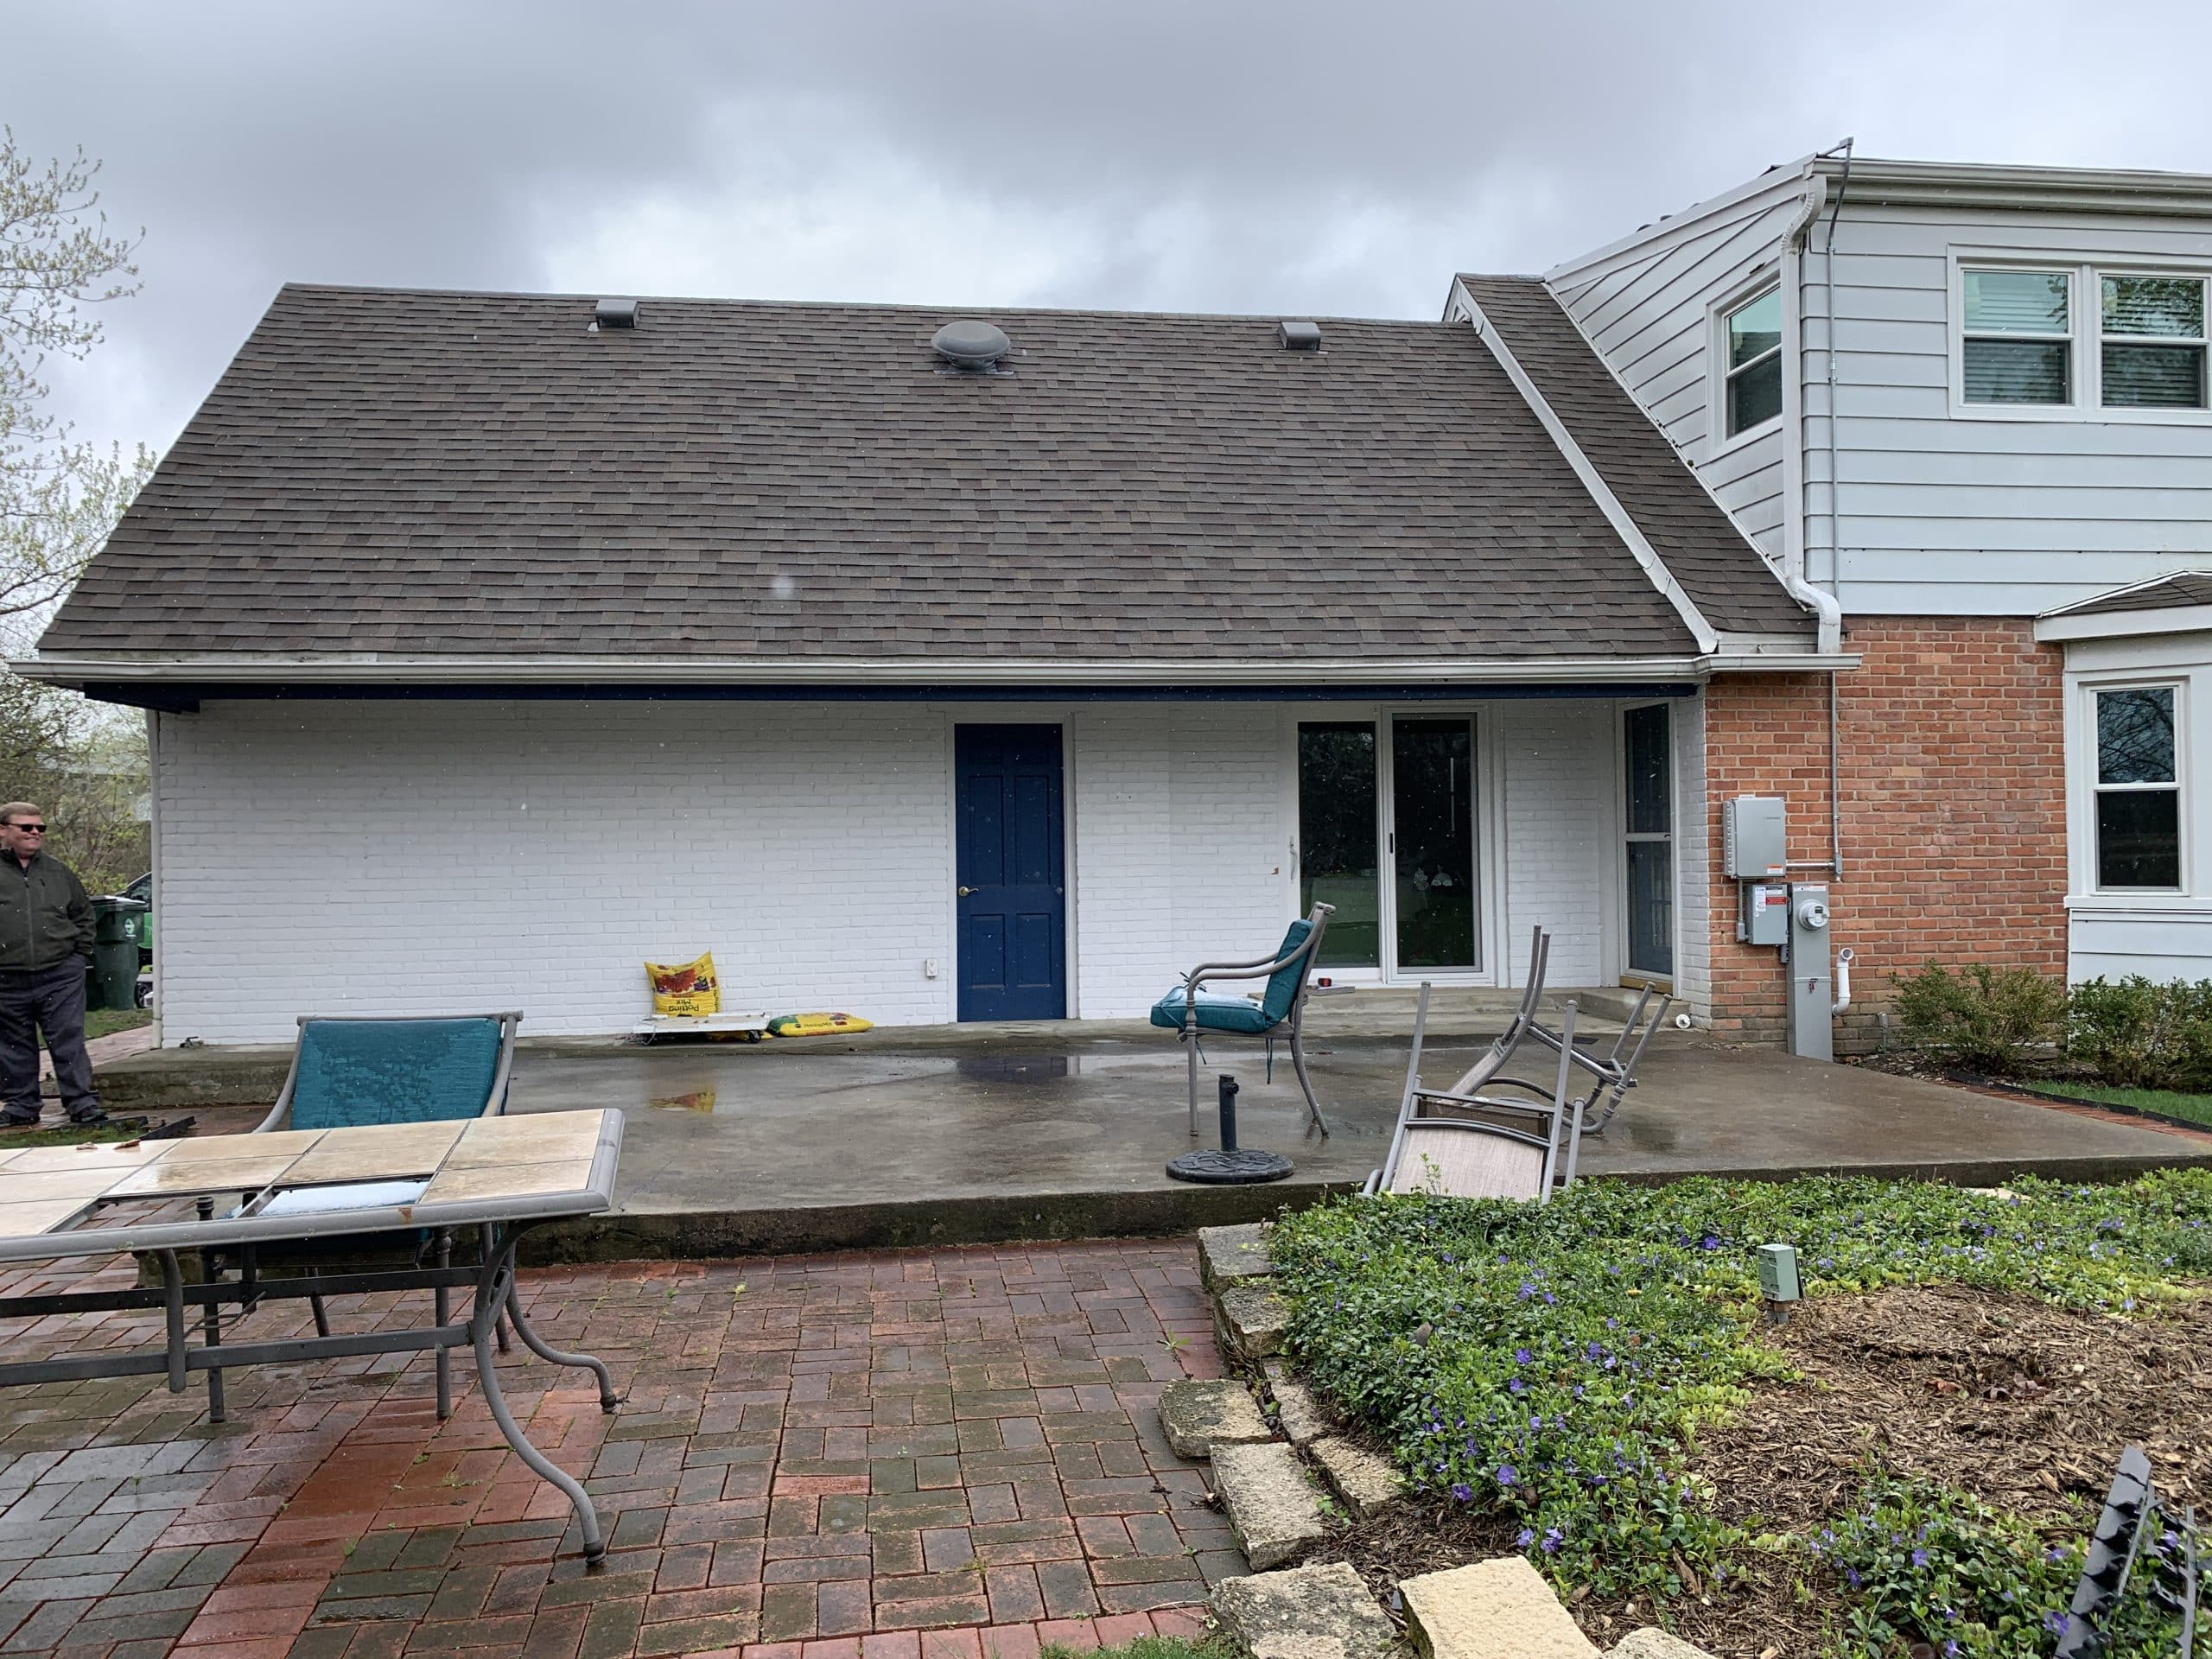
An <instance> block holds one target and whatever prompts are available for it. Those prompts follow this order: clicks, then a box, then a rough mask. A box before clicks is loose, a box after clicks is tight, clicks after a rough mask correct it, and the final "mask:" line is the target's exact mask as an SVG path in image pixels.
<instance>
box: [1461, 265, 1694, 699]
mask: <svg viewBox="0 0 2212 1659" xmlns="http://www.w3.org/2000/svg"><path fill="white" fill-rule="evenodd" d="M1454 287H1456V288H1457V289H1458V290H1459V297H1460V299H1461V301H1462V302H1464V304H1465V307H1466V310H1467V320H1468V321H1469V322H1471V324H1472V325H1473V326H1474V330H1475V333H1476V334H1477V335H1478V337H1479V338H1480V339H1481V340H1482V342H1483V344H1484V346H1488V347H1489V348H1490V353H1491V356H1492V357H1495V358H1496V359H1497V361H1498V365H1499V366H1500V367H1501V368H1503V370H1504V371H1505V378H1507V379H1509V380H1510V381H1511V382H1512V383H1513V389H1514V390H1515V391H1517V392H1519V393H1520V394H1521V401H1522V403H1524V404H1528V405H1529V411H1530V412H1531V413H1532V414H1534V415H1535V417H1536V420H1537V423H1538V424H1540V425H1541V426H1542V428H1543V429H1544V430H1545V432H1546V433H1547V434H1548V435H1549V436H1550V438H1551V441H1552V443H1553V445H1554V447H1555V448H1557V449H1558V450H1559V452H1560V454H1561V455H1562V456H1563V457H1565V459H1566V461H1567V465H1568V466H1569V467H1573V469H1574V475H1575V477H1577V478H1579V479H1580V480H1582V487H1583V488H1584V489H1585V490H1586V491H1588V492H1589V493H1590V499H1592V501H1594V502H1596V503H1597V504H1598V511H1599V512H1602V513H1604V514H1605V522H1606V523H1607V524H1611V526H1612V527H1613V533H1614V534H1615V535H1617V536H1618V537H1620V538H1621V541H1622V543H1624V545H1625V546H1626V547H1627V548H1628V550H1629V556H1630V557H1631V558H1633V559H1634V560H1635V561H1636V563H1637V568H1638V569H1641V570H1642V571H1643V574H1644V575H1645V577H1646V578H1647V579H1649V582H1650V583H1651V585H1652V586H1653V587H1654V588H1657V589H1658V590H1659V593H1660V594H1661V596H1662V597H1663V598H1664V599H1665V600H1666V601H1667V602H1668V603H1669V605H1672V606H1673V607H1675V615H1677V616H1679V617H1681V620H1682V626H1684V627H1686V628H1688V630H1689V631H1690V637H1691V638H1692V639H1694V640H1696V641H1697V648H1698V652H1699V654H1700V656H1705V657H1710V656H1712V655H1713V653H1714V652H1717V651H1719V648H1720V636H1719V633H1718V632H1715V630H1714V628H1713V624H1712V623H1710V622H1708V621H1707V620H1705V613H1704V612H1702V611H1700V610H1699V609H1698V607H1697V606H1696V604H1695V603H1694V601H1692V600H1691V598H1690V596H1689V595H1688V594H1686V593H1684V592H1683V591H1682V585H1681V583H1680V582H1676V581H1675V573H1674V572H1673V571H1671V570H1669V569H1668V568H1667V562H1666V561H1665V560H1664V559H1662V558H1661V557H1660V556H1659V552H1658V550H1657V549H1656V548H1655V547H1653V546H1652V545H1651V543H1650V541H1649V539H1648V538H1647V537H1645V536H1644V533H1643V529H1642V528H1641V527H1640V526H1639V525H1638V524H1637V522H1636V520H1635V518H1632V517H1631V516H1630V513H1629V511H1628V509H1627V508H1626V507H1624V506H1623V505H1621V501H1620V498H1619V497H1618V496H1617V495H1615V494H1614V493H1613V491H1612V486H1611V485H1609V484H1607V483H1606V482H1605V479H1604V477H1603V476H1602V475H1601V474H1599V471H1598V469H1597V467H1594V466H1592V464H1591V461H1590V457H1589V456H1588V455H1586V454H1583V452H1582V446H1581V445H1580V444H1579V443H1577V442H1575V441H1574V435H1573V433H1571V432H1569V431H1568V430H1567V423H1566V422H1564V421H1562V420H1560V417H1559V413H1558V411H1557V410H1554V409H1553V408H1552V406H1551V402H1550V400H1549V399H1548V398H1547V397H1545V396H1544V394H1543V392H1542V391H1540V390H1539V389H1538V387H1537V385H1536V382H1535V378H1534V377H1533V376H1532V375H1530V374H1529V372H1528V370H1526V369H1524V368H1522V366H1521V359H1518V358H1516V356H1514V355H1513V352H1512V348H1511V347H1510V346H1507V345H1506V343H1505V341H1504V340H1503V338H1501V337H1500V335H1499V334H1498V331H1497V325H1496V324H1494V323H1492V322H1491V320H1490V319H1489V318H1488V317H1487V316H1485V315H1483V308H1482V306H1481V304H1480V303H1479V302H1478V301H1477V300H1476V298H1475V296H1473V295H1472V294H1471V293H1469V292H1468V291H1467V285H1466V284H1465V283H1455V284H1454Z"/></svg>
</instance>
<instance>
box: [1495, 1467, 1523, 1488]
mask: <svg viewBox="0 0 2212 1659" xmlns="http://www.w3.org/2000/svg"><path fill="white" fill-rule="evenodd" d="M1497 1484H1499V1485H1501V1486H1508V1487H1510V1486H1518V1485H1519V1484H1521V1471H1519V1470H1518V1469H1516V1468H1515V1467H1514V1466H1513V1465H1511V1464H1510V1463H1501V1464H1499V1465H1497Z"/></svg>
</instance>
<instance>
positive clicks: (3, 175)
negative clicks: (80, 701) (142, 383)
mask: <svg viewBox="0 0 2212 1659" xmlns="http://www.w3.org/2000/svg"><path fill="white" fill-rule="evenodd" d="M98 173H99V167H98V165H97V164H96V163H93V162H87V161H86V159H85V156H84V153H83V152H82V151H81V150H80V151H79V152H78V153H77V154H76V155H74V156H71V157H69V158H68V159H67V160H60V161H51V162H45V163H44V164H43V165H41V164H40V163H39V162H34V161H33V160H32V159H31V158H30V157H29V156H26V155H24V154H22V152H21V151H20V150H18V149H16V137H15V134H14V133H13V132H12V131H11V130H8V129H6V128H4V127H0V633H4V634H10V635H13V636H15V637H14V638H13V639H12V640H11V641H10V643H12V644H15V645H21V644H23V643H25V640H24V639H23V635H24V634H25V632H27V630H28V626H29V624H30V623H31V622H33V621H35V620H36V619H37V618H38V617H39V616H41V615H42V614H43V613H45V612H46V611H47V610H48V607H51V606H52V605H53V604H54V601H56V600H58V599H60V597H61V595H62V594H64V593H66V592H67V591H68V588H69V585H70V584H71V583H72V582H75V581H76V579H77V578H78V576H79V575H80V574H82V573H83V570H84V569H85V566H86V563H87V562H89V561H90V560H91V558H92V555H93V554H94V553H95V552H97V551H98V550H99V545H100V543H101V542H102V541H103V540H104V539H105V537H106V536H107V533H108V531H109V530H110V529H111V528H112V527H113V526H114V524H115V521H116V519H117V518H118V516H119V515H120V514H121V513H122V512H123V509H124V507H125V506H127V505H129V504H130V498H131V497H132V496H133V495H134V494H136V493H137V489H138V486H139V485H140V484H142V483H143V482H144V481H145V479H146V476H147V474H149V473H150V472H151V471H152V470H153V456H152V455H151V454H149V452H148V451H147V450H146V448H144V446H143V445H141V446H140V447H139V448H137V449H136V450H134V451H132V452H131V453H130V454H124V452H123V450H122V449H121V448H119V447H118V446H114V445H111V446H109V447H108V448H105V449H102V448H99V446H98V445H95V444H92V443H86V442H80V441H79V440H78V439H77V438H76V437H75V436H74V435H73V433H72V432H71V429H70V428H69V426H68V425H67V423H65V422H63V421H62V420H60V418H59V417H58V416H55V415H54V414H52V413H51V412H49V411H48V410H46V409H45V408H43V407H42V405H43V403H44V400H45V398H46V397H47V393H48V386H47V384H46V381H45V378H44V373H45V369H46V365H47V363H48V359H51V358H54V357H57V356H59V357H65V358H82V357H84V356H85V355H86V353H88V352H90V351H91V350H92V347H93V346H97V345H98V344H99V339H100V325H99V320H98V319H97V318H96V317H95V316H93V315H90V310H91V308H93V307H96V306H99V305H103V304H105V303H108V302H111V301H114V300H118V299H122V298H124V296H128V295H130V294H134V293H136V292H137V288H138V283H137V266H135V265H133V264H131V263H130V260H131V256H132V253H133V251H135V244H134V243H132V242H130V241H128V240H126V239H124V238H120V237H117V236H113V235H111V234H110V233H109V231H108V226H107V219H106V216H105V214H103V213H100V211H99V193H98V192H97V191H95V190H94V189H93V188H92V181H93V179H94V178H95V176H96V175H98Z"/></svg>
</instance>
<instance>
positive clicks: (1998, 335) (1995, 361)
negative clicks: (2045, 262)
mask: <svg viewBox="0 0 2212 1659" xmlns="http://www.w3.org/2000/svg"><path fill="white" fill-rule="evenodd" d="M1963 274H1964V276H1965V277H1966V328H1965V340H1964V350H1963V353H1962V361H1961V385H1962V386H1963V388H1964V391H1965V394H1966V400H1967V402H1968V403H1970V404H2070V403H2072V402H2073V401H2074V393H2073V387H2072V384H2071V382H2072V378H2073V376H2072V373H2071V369H2072V358H2073V352H2074V327H2073V321H2072V315H2071V313H2072V307H2071V306H2070V305H2069V299H2070V297H2071V296H2070V292H2069V290H2070V289H2071V288H2072V279H2071V277H2069V274H2068V273H2067V272H2065V271H2063V270H1969V271H1967V272H1965V273H1963Z"/></svg>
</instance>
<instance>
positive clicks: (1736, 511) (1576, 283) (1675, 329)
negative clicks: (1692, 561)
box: [1550, 176, 1803, 558]
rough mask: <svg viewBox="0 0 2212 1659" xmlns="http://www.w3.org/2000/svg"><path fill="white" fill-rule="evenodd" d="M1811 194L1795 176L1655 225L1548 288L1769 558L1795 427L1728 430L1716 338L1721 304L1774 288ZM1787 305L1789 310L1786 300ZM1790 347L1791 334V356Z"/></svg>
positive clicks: (1722, 326) (1778, 549) (1776, 553)
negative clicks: (1699, 213) (1689, 217)
mask: <svg viewBox="0 0 2212 1659" xmlns="http://www.w3.org/2000/svg"><path fill="white" fill-rule="evenodd" d="M1802 201H1803V185H1802V181H1799V180H1798V179H1796V177H1795V176H1790V177H1786V178H1783V179H1782V180H1780V181H1777V183H1775V184H1774V185H1772V186H1771V187H1770V188H1764V189H1759V190H1756V191H1751V192H1747V193H1745V194H1743V195H1742V196H1741V197H1740V198H1739V199H1738V200H1735V201H1733V202H1732V203H1730V204H1729V205H1727V206H1726V207H1723V208H1720V209H1719V210H1717V211H1715V212H1713V213H1712V214H1710V215H1709V216H1708V217H1706V218H1704V219H1699V220H1697V221H1695V222H1694V223H1685V224H1683V225H1681V226H1659V227H1655V230H1654V232H1653V233H1652V235H1651V236H1650V237H1649V238H1647V239H1646V240H1645V241H1644V242H1643V243H1641V244H1638V245H1636V246H1634V247H1630V248H1626V249H1622V250H1618V251H1615V252H1613V253H1611V254H1610V255H1607V256H1605V257H1599V258H1596V259H1592V260H1590V261H1587V262H1585V263H1584V264H1580V265H1579V266H1577V267H1574V268H1573V269H1571V270H1564V271H1561V272H1559V273H1556V274H1555V275H1554V277H1553V279H1552V281H1551V283H1550V287H1551V290H1552V293H1553V295H1554V297H1555V298H1557V300H1558V301H1559V302H1560V305H1561V306H1562V307H1563V308H1565V309H1566V310H1567V315H1569V316H1571V317H1573V319H1574V321H1575V323H1576V325H1577V326H1578V327H1580V329H1581V330H1582V333H1583V334H1584V336H1585V337H1586V338H1587V339H1588V340H1590V342H1591V343H1592V345H1593V346H1596V347H1597V349H1598V352H1599V355H1600V356H1602V357H1603V358H1604V359H1605V362H1606V364H1607V365H1608V366H1610V367H1611V370H1612V372H1613V373H1614V375H1615V377H1616V378H1618V379H1619V381H1620V383H1621V385H1623V386H1624V388H1625V389H1626V390H1627V391H1628V393H1629V395H1630V397H1633V398H1635V399H1636V401H1637V403H1638V404H1640V405H1642V407H1643V410H1644V411H1645V412H1646V413H1647V414H1648V415H1649V416H1650V417H1651V419H1652V422H1653V423H1654V424H1656V426H1657V427H1658V428H1659V429H1660V430H1661V431H1662V433H1664V434H1665V435H1666V436H1667V440H1668V442H1670V443H1672V444H1673V445H1674V447H1675V449H1676V450H1677V451H1679V452H1680V453H1681V456H1682V458H1683V460H1685V461H1688V463H1689V465H1690V466H1691V467H1692V468H1693V469H1694V471H1695V472H1696V473H1697V474H1698V476H1699V478H1700V480H1702V481H1703V482H1704V484H1705V486H1706V487H1707V489H1708V490H1710V491H1711V492H1712V493H1713V496H1714V498H1715V499H1717V500H1719V503H1720V505H1722V506H1723V507H1724V508H1726V510H1727V512H1729V514H1730V515H1731V516H1732V518H1734V519H1735V520H1736V523H1737V524H1738V526H1740V527H1741V528H1742V530H1743V531H1744V533H1745V535H1746V536H1748V537H1751V541H1752V542H1753V543H1755V544H1756V545H1757V546H1758V549H1759V550H1760V551H1762V552H1763V553H1764V554H1766V555H1767V556H1769V557H1770V558H1779V557H1780V556H1782V553H1783V427H1784V425H1785V424H1786V423H1784V422H1782V421H1778V420H1777V421H1770V422H1767V423H1764V424H1762V425H1759V426H1758V427H1755V428H1754V429H1751V430H1750V431H1748V432H1745V433H1741V434H1738V435H1734V436H1731V435H1729V434H1728V433H1727V432H1726V424H1727V423H1726V377H1725V376H1724V375H1723V374H1721V373H1720V372H1719V369H1718V364H1719V359H1720V356H1721V348H1720V347H1719V346H1717V344H1716V335H1718V336H1719V338H1721V339H1725V338H1726V333H1725V331H1726V319H1725V315H1721V314H1719V313H1718V312H1717V311H1716V307H1717V306H1718V305H1719V304H1720V303H1721V302H1726V303H1727V304H1729V305H1730V306H1731V307H1732V306H1733V305H1735V304H1737V303H1740V302H1743V301H1747V300H1751V299H1753V298H1756V297H1757V296H1758V293H1759V291H1760V289H1761V286H1762V284H1763V283H1764V284H1768V285H1770V284H1771V282H1772V280H1773V273H1774V271H1775V270H1776V269H1777V261H1778V258H1779V251H1780V245H1781V238H1782V233H1783V230H1784V229H1785V227H1786V226H1788V224H1789V219H1790V218H1791V217H1792V215H1794V214H1795V213H1796V212H1797V211H1798V209H1799V207H1801V206H1802ZM1782 308H1783V311H1784V312H1785V313H1786V312H1787V310H1788V308H1789V296H1787V295H1784V296H1782ZM1785 327H1786V325H1785ZM1788 344H1789V336H1788V334H1787V333H1786V332H1785V334H1784V340H1783V349H1784V350H1785V352H1786V351H1787V349H1788ZM1784 372H1785V373H1787V372H1788V365H1787V364H1786V363H1785V365H1784Z"/></svg>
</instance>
